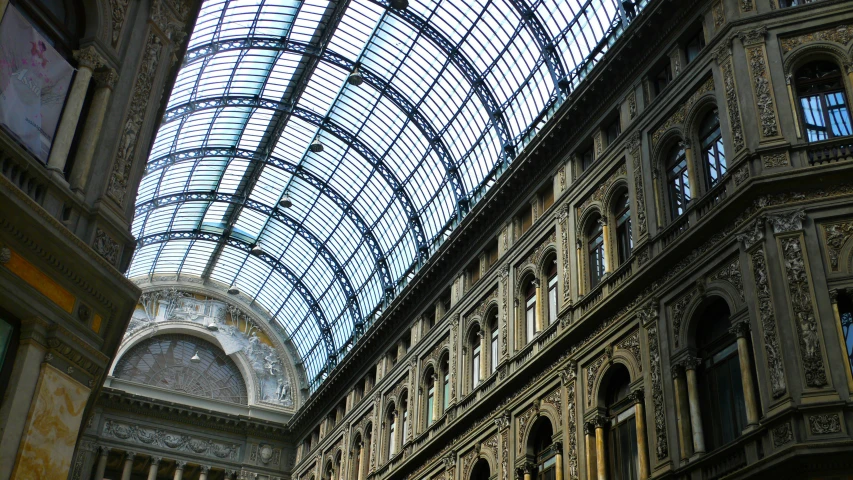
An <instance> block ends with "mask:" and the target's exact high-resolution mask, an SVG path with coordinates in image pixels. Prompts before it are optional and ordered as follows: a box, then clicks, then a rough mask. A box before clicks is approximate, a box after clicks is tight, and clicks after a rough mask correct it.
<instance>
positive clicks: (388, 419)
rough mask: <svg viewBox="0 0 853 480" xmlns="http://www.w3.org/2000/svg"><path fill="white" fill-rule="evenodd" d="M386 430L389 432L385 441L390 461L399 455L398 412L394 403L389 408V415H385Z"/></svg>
mask: <svg viewBox="0 0 853 480" xmlns="http://www.w3.org/2000/svg"><path fill="white" fill-rule="evenodd" d="M385 429H386V431H387V432H388V434H387V435H386V437H385V441H386V442H387V445H388V447H387V449H388V459H389V460H390V459H391V457H393V456H394V455H395V454H396V453H397V410H395V409H394V404H393V403H392V404H391V405H390V406H389V407H388V413H387V414H386V415H385Z"/></svg>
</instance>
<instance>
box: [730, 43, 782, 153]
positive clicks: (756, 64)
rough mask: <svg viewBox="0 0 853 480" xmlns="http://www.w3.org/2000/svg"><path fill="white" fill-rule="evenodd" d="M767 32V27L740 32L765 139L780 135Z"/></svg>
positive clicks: (760, 127)
mask: <svg viewBox="0 0 853 480" xmlns="http://www.w3.org/2000/svg"><path fill="white" fill-rule="evenodd" d="M766 34H767V28H766V27H761V28H757V29H755V30H749V31H745V32H740V33H739V34H738V36H739V37H740V39H741V42H742V43H743V45H744V48H745V50H746V59H747V63H748V64H749V72H750V76H751V77H752V91H753V93H754V94H755V103H756V106H757V107H758V117H759V131H760V132H761V137H762V138H763V139H766V138H773V137H777V136H779V121H778V119H777V116H776V104H775V100H774V97H773V87H772V84H771V83H770V72H769V71H768V70H767V52H766V51H765V48H764V36H765V35H766Z"/></svg>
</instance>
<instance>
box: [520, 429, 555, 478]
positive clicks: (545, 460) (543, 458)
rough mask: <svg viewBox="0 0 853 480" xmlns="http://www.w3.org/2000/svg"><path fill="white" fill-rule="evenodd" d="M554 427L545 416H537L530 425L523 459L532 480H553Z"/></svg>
mask: <svg viewBox="0 0 853 480" xmlns="http://www.w3.org/2000/svg"><path fill="white" fill-rule="evenodd" d="M553 437H554V426H553V424H552V423H551V420H550V419H549V418H548V417H546V416H539V417H538V418H537V419H536V421H534V422H533V424H532V425H530V429H529V431H528V434H527V440H526V443H525V452H524V453H525V457H526V460H527V465H528V467H529V468H531V469H533V472H531V473H533V474H534V475H533V478H536V479H537V480H553V479H554V478H555V477H556V471H557V468H562V467H561V466H560V467H558V465H557V449H556V448H554V447H556V445H554V439H553Z"/></svg>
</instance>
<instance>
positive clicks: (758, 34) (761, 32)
mask: <svg viewBox="0 0 853 480" xmlns="http://www.w3.org/2000/svg"><path fill="white" fill-rule="evenodd" d="M737 36H738V38H740V41H741V43H743V44H744V46H749V45H759V44H762V43H764V37H765V36H767V27H765V26H763V25H762V26H760V27H758V28H756V29H753V30H741V31H740V32H738V33H737Z"/></svg>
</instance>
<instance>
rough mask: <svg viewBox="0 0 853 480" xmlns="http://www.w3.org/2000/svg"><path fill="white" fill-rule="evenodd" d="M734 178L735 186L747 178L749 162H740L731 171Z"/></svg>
mask: <svg viewBox="0 0 853 480" xmlns="http://www.w3.org/2000/svg"><path fill="white" fill-rule="evenodd" d="M732 177H733V178H734V179H735V186H736V187H739V186H740V185H741V184H742V183H743V182H745V181H747V180H749V163H747V162H742V163H741V164H740V165H739V166H738V167H737V168H736V169H735V171H734V173H732Z"/></svg>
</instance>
